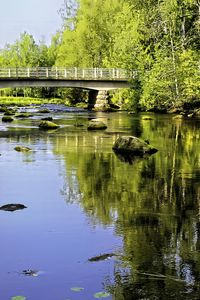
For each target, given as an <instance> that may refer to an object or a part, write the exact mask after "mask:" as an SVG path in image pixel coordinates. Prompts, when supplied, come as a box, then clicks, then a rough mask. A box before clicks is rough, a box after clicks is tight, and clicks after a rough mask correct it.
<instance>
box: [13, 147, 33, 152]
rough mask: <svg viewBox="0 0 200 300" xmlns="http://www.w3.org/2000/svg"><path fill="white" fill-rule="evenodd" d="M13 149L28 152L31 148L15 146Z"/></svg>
mask: <svg viewBox="0 0 200 300" xmlns="http://www.w3.org/2000/svg"><path fill="white" fill-rule="evenodd" d="M14 150H15V151H17V152H29V151H31V148H29V147H26V146H16V147H15V148H14Z"/></svg>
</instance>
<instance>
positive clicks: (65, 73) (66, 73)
mask: <svg viewBox="0 0 200 300" xmlns="http://www.w3.org/2000/svg"><path fill="white" fill-rule="evenodd" d="M65 78H67V70H66V69H65Z"/></svg>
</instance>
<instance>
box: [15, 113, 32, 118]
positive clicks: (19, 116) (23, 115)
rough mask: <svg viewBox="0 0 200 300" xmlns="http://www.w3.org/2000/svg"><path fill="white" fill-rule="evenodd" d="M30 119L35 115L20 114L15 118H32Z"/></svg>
mask: <svg viewBox="0 0 200 300" xmlns="http://www.w3.org/2000/svg"><path fill="white" fill-rule="evenodd" d="M30 117H33V114H29V113H27V112H25V113H20V114H17V115H16V116H15V118H19V119H20V118H30Z"/></svg>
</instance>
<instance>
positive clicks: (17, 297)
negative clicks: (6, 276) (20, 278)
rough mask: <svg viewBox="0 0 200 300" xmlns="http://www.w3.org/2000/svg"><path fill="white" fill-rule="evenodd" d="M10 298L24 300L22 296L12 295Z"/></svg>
mask: <svg viewBox="0 0 200 300" xmlns="http://www.w3.org/2000/svg"><path fill="white" fill-rule="evenodd" d="M11 300H26V297H24V296H14V297H12V298H11Z"/></svg>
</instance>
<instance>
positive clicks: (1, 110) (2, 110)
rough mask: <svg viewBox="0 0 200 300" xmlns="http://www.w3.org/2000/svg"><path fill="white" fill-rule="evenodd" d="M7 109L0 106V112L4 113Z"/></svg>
mask: <svg viewBox="0 0 200 300" xmlns="http://www.w3.org/2000/svg"><path fill="white" fill-rule="evenodd" d="M7 110H8V109H7V107H4V106H0V112H6V111H7Z"/></svg>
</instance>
